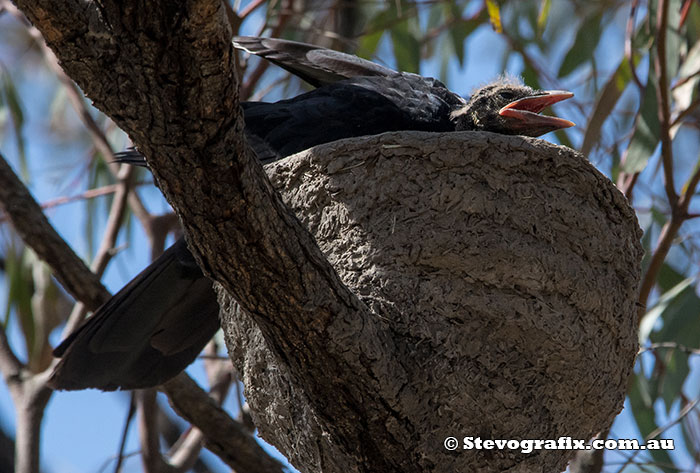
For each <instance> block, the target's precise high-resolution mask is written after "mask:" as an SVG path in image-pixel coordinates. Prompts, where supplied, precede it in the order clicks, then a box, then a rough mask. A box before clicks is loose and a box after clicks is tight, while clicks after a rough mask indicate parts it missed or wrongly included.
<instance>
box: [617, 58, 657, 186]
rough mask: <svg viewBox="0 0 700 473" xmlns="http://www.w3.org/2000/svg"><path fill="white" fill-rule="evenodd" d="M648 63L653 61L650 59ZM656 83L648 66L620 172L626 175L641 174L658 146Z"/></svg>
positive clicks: (651, 67)
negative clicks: (630, 137)
mask: <svg viewBox="0 0 700 473" xmlns="http://www.w3.org/2000/svg"><path fill="white" fill-rule="evenodd" d="M649 62H650V63H653V61H652V60H651V59H650V61H649ZM656 88H657V83H656V79H655V77H654V72H653V65H650V70H649V78H648V80H647V86H646V87H645V89H644V97H642V105H641V107H640V110H639V113H638V114H637V119H636V121H635V125H634V134H633V135H632V139H631V140H630V145H629V147H628V148H627V158H626V159H625V162H624V164H623V165H622V170H623V171H624V172H627V173H635V172H641V171H642V170H643V169H644V168H645V167H646V165H647V162H648V161H649V158H650V157H651V155H652V154H654V151H655V150H656V147H657V146H658V144H659V132H660V131H659V116H658V115H657V110H658V106H657V99H656Z"/></svg>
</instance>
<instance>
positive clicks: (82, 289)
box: [0, 154, 109, 310]
mask: <svg viewBox="0 0 700 473" xmlns="http://www.w3.org/2000/svg"><path fill="white" fill-rule="evenodd" d="M0 206H2V208H3V209H4V211H5V213H6V214H7V215H9V217H10V220H12V224H13V225H14V227H15V229H16V230H17V233H19V234H20V236H21V237H22V239H23V240H24V242H25V243H26V244H27V245H28V246H29V247H31V248H32V249H33V250H34V252H35V253H36V254H37V255H38V256H39V258H40V259H41V260H43V261H45V262H46V263H47V264H48V265H49V266H50V267H51V269H52V270H53V272H54V275H55V276H56V278H57V279H58V281H59V282H60V283H61V285H62V286H63V287H64V288H65V289H66V291H68V292H69V293H70V294H71V295H72V296H73V297H74V298H75V299H76V300H79V301H82V302H84V303H86V304H87V306H88V308H89V309H91V310H94V309H96V308H97V307H99V306H100V305H101V304H102V303H103V302H104V301H105V300H107V298H109V292H108V291H107V289H105V288H104V286H103V285H102V283H101V282H100V280H99V278H98V277H97V276H95V275H94V274H93V273H92V271H90V269H89V268H88V267H87V266H86V265H85V263H84V262H83V260H82V259H80V258H79V257H78V256H77V255H76V254H75V253H74V252H73V249H72V248H71V247H70V246H68V244H67V243H66V242H65V241H64V240H63V238H61V236H60V235H59V234H58V233H57V232H56V230H54V228H53V226H51V224H50V223H49V221H48V219H47V218H46V216H45V215H44V213H43V212H42V211H41V207H39V204H37V202H36V201H35V200H34V198H33V197H32V195H31V194H30V193H29V191H28V190H27V188H26V187H25V186H24V184H22V182H21V181H20V180H19V178H18V177H17V176H16V175H15V173H14V172H13V171H12V168H11V167H10V165H9V164H7V161H5V159H4V157H3V156H2V155H1V154H0Z"/></svg>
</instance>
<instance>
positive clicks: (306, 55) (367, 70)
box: [233, 36, 400, 87]
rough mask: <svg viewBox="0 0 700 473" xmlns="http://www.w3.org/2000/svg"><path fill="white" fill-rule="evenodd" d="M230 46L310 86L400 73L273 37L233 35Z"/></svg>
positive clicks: (330, 51)
mask: <svg viewBox="0 0 700 473" xmlns="http://www.w3.org/2000/svg"><path fill="white" fill-rule="evenodd" d="M233 45H234V46H235V47H236V48H238V49H243V50H245V51H247V52H249V53H251V54H255V55H256V56H260V57H263V58H265V59H267V60H268V61H270V62H271V63H273V64H275V65H277V66H279V67H281V68H282V69H285V70H287V71H289V72H291V73H292V74H294V75H295V76H297V77H300V78H301V79H303V80H305V81H306V82H308V83H309V84H311V85H312V86H314V87H321V86H323V85H327V84H332V83H335V82H338V81H341V80H343V79H349V78H351V77H359V76H384V77H390V76H394V75H399V74H400V73H399V72H397V71H395V70H393V69H390V68H388V67H384V66H381V65H379V64H376V63H374V62H372V61H368V60H366V59H362V58H360V57H357V56H354V55H352V54H346V53H341V52H339V51H334V50H332V49H326V48H322V47H320V46H314V45H313V44H306V43H299V42H297V41H289V40H285V39H276V38H259V37H255V36H235V37H234V38H233Z"/></svg>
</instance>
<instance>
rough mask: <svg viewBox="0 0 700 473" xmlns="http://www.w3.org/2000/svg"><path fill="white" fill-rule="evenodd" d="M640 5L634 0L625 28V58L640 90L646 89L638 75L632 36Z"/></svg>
mask: <svg viewBox="0 0 700 473" xmlns="http://www.w3.org/2000/svg"><path fill="white" fill-rule="evenodd" d="M638 6H639V0H634V1H633V2H632V6H631V7H630V15H629V17H628V18H627V27H626V29H625V58H626V59H627V63H628V64H629V68H630V72H631V73H632V79H633V80H634V83H635V84H637V87H639V90H641V91H643V90H644V85H642V81H640V80H639V76H637V68H636V67H635V65H634V51H633V50H632V36H633V35H634V21H635V18H636V17H637V7H638Z"/></svg>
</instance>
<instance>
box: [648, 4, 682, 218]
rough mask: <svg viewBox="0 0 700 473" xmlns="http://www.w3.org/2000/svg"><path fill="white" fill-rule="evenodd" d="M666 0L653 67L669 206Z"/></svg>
mask: <svg viewBox="0 0 700 473" xmlns="http://www.w3.org/2000/svg"><path fill="white" fill-rule="evenodd" d="M668 8H669V6H668V0H659V6H658V12H657V20H656V34H657V37H656V56H655V58H654V69H655V71H656V77H658V78H659V83H658V87H657V88H656V94H657V99H658V105H659V110H658V113H659V125H660V135H661V157H662V162H663V168H664V186H665V188H666V196H667V197H668V202H669V204H670V206H671V208H675V207H676V204H677V202H678V194H677V193H676V189H675V184H674V177H673V148H672V147H671V106H670V102H669V97H668V91H669V87H668V83H669V81H668V71H667V69H666V62H667V61H666V30H667V28H668Z"/></svg>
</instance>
